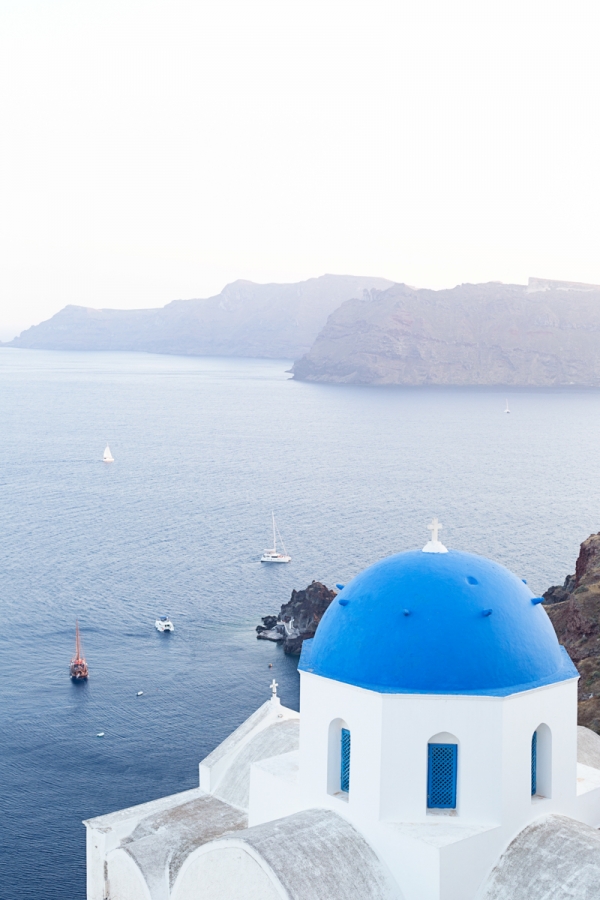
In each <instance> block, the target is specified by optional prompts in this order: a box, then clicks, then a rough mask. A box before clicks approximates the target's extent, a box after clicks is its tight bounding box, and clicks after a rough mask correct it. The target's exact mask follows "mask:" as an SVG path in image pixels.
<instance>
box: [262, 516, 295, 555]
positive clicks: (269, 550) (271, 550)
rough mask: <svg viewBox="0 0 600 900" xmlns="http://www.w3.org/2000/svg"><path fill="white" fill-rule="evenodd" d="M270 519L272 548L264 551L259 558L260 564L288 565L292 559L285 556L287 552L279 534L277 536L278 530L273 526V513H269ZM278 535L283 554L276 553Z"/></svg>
mask: <svg viewBox="0 0 600 900" xmlns="http://www.w3.org/2000/svg"><path fill="white" fill-rule="evenodd" d="M271 517H272V519H273V547H272V548H270V549H268V550H265V551H264V552H263V555H262V556H261V558H260V561H261V563H263V562H264V563H288V562H291V561H292V557H291V556H288V555H287V550H286V549H285V544H284V543H283V539H282V537H281V534H279V529H278V528H277V526H276V525H275V513H274V512H271ZM278 534H279V540H280V541H281V546H282V547H283V553H278V552H277V535H278Z"/></svg>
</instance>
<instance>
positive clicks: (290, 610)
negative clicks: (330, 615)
mask: <svg viewBox="0 0 600 900" xmlns="http://www.w3.org/2000/svg"><path fill="white" fill-rule="evenodd" d="M336 596H337V593H336V592H335V591H332V590H330V589H329V588H328V587H326V585H324V584H321V582H320V581H313V582H312V584H309V585H308V587H307V588H305V590H303V591H295V590H294V591H292V596H291V598H290V600H289V601H288V603H284V604H283V606H282V607H281V610H280V611H279V615H277V616H274V615H272V616H264V617H263V619H262V625H257V627H256V631H257V635H256V637H257V638H258V639H259V640H262V641H276V642H277V643H281V644H283V652H284V653H287V654H288V655H290V656H299V655H300V651H301V650H302V644H303V642H304V641H305V640H306V639H307V638H312V637H314V636H315V632H316V630H317V625H318V624H319V622H320V621H321V619H322V617H323V613H324V612H325V610H326V609H327V607H328V606H329V604H330V603H331V601H332V600H333V598H334V597H336Z"/></svg>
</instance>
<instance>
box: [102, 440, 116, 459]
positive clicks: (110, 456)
mask: <svg viewBox="0 0 600 900" xmlns="http://www.w3.org/2000/svg"><path fill="white" fill-rule="evenodd" d="M102 460H103V462H114V459H113V455H112V453H111V452H110V447H109V446H108V444H107V445H106V450H105V451H104V456H103V457H102Z"/></svg>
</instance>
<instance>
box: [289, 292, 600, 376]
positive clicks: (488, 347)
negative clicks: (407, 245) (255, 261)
mask: <svg viewBox="0 0 600 900" xmlns="http://www.w3.org/2000/svg"><path fill="white" fill-rule="evenodd" d="M599 338H600V287H598V286H596V285H579V284H576V283H574V282H552V281H547V280H543V279H530V283H529V285H528V286H527V287H525V286H524V285H505V284H497V283H491V284H463V285H460V286H458V287H456V288H452V289H451V290H443V291H430V290H417V289H415V288H411V287H408V285H405V284H398V285H394V286H393V287H390V288H389V289H387V290H385V291H383V292H382V291H371V293H370V294H368V295H365V296H364V297H363V298H362V299H352V300H348V301H346V302H345V303H343V304H342V306H341V307H340V308H339V309H337V310H336V311H335V312H333V313H332V315H331V316H330V317H329V319H328V321H327V324H326V325H325V327H324V328H323V330H322V331H321V333H320V334H319V336H318V337H317V339H316V341H315V343H314V345H313V347H312V348H311V350H310V352H309V353H308V354H306V356H304V357H303V358H302V359H300V360H299V361H298V362H296V363H295V365H294V369H293V371H294V376H295V377H296V378H299V379H301V380H306V381H324V382H338V383H349V384H382V385H383V384H399V385H400V384H401V385H434V384H439V385H515V386H517V385H519V386H521V385H522V386H556V385H594V386H597V385H600V340H599Z"/></svg>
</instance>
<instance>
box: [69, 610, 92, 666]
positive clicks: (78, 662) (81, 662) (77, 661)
mask: <svg viewBox="0 0 600 900" xmlns="http://www.w3.org/2000/svg"><path fill="white" fill-rule="evenodd" d="M69 671H70V673H71V678H72V679H73V681H81V679H83V678H87V677H88V667H87V663H86V661H85V659H84V658H83V654H82V652H81V639H80V637H79V622H78V621H77V620H75V656H74V657H73V659H72V660H71V665H70V667H69Z"/></svg>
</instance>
